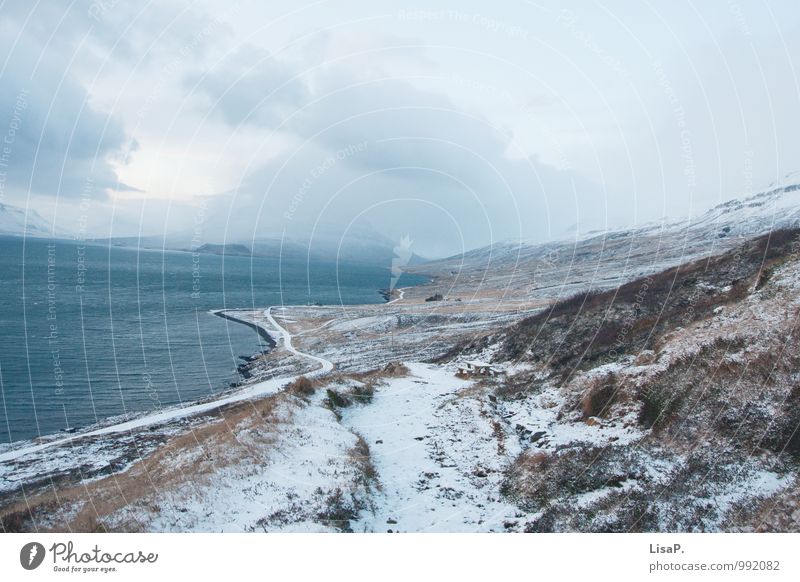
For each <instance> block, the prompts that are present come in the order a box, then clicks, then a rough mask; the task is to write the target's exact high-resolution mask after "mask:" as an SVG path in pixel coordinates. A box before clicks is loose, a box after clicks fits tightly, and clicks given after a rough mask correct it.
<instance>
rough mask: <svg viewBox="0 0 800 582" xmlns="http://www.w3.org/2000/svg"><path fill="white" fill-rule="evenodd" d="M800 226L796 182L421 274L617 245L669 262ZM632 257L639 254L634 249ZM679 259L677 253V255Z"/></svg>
mask: <svg viewBox="0 0 800 582" xmlns="http://www.w3.org/2000/svg"><path fill="white" fill-rule="evenodd" d="M797 226H800V184H790V185H786V186H781V187H777V188H773V189H771V190H768V191H766V192H761V193H758V194H755V195H753V196H750V197H747V198H743V199H734V200H729V201H728V202H724V203H722V204H719V205H717V206H715V207H713V208H711V209H710V210H708V211H706V212H704V213H703V214H701V215H699V216H697V217H693V218H682V219H671V220H666V219H665V220H662V221H655V222H651V223H648V224H644V225H637V226H633V227H626V228H620V229H614V230H607V231H592V232H589V233H586V234H584V235H576V236H572V237H568V238H565V239H563V240H556V241H551V242H545V243H531V242H524V241H522V242H510V241H504V242H498V243H495V244H493V245H489V246H486V247H482V248H478V249H474V250H471V251H467V252H466V253H463V254H461V255H456V256H453V257H448V258H446V259H440V260H436V261H431V262H429V263H427V264H426V265H425V267H424V268H423V270H428V269H437V268H439V266H440V265H446V266H447V268H451V269H464V268H472V267H477V266H479V265H481V264H483V265H484V266H485V265H486V264H488V263H491V264H492V265H493V266H496V267H501V266H502V265H505V264H511V263H515V264H517V265H518V266H519V267H522V266H523V265H524V264H525V263H527V262H528V261H529V260H536V261H541V260H543V259H544V258H545V257H546V256H550V257H552V256H554V255H555V254H560V255H561V256H562V260H563V259H564V258H566V257H569V258H570V260H571V261H573V262H574V261H575V260H576V259H580V257H581V255H582V254H583V253H591V252H594V251H596V249H598V248H602V249H603V250H604V252H606V253H608V251H609V250H610V249H613V248H616V247H617V246H621V247H624V248H625V249H628V250H630V245H631V244H634V243H635V245H636V246H637V247H642V246H643V245H644V246H648V245H650V244H651V243H652V244H654V245H657V246H658V247H660V248H661V252H660V253H661V256H662V257H663V258H667V256H669V255H670V254H672V253H673V251H674V252H676V253H678V254H679V255H680V258H681V259H682V260H685V259H686V258H687V256H689V255H703V254H706V252H707V251H711V250H712V247H717V248H716V250H720V249H719V247H720V246H722V247H727V246H730V245H732V244H735V243H736V242H737V241H739V240H740V239H742V238H751V237H755V236H758V235H760V234H764V233H766V232H769V231H771V230H777V229H780V228H793V227H797ZM633 252H634V254H636V253H638V251H637V250H636V249H634V251H633ZM676 258H677V255H676Z"/></svg>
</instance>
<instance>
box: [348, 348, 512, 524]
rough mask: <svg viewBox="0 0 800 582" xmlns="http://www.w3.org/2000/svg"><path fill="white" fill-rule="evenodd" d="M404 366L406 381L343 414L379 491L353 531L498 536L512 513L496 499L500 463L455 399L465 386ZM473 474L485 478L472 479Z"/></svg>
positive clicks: (437, 371)
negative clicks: (362, 445) (480, 472)
mask: <svg viewBox="0 0 800 582" xmlns="http://www.w3.org/2000/svg"><path fill="white" fill-rule="evenodd" d="M406 365H407V366H408V368H409V369H410V370H411V375H409V376H408V377H406V378H399V379H392V380H391V381H389V383H388V384H387V385H385V386H382V387H381V388H379V389H378V390H377V391H376V393H375V396H374V399H373V401H372V402H371V403H370V404H369V405H367V406H364V407H358V408H351V409H348V410H347V411H346V412H344V413H343V423H344V424H345V426H347V427H349V428H350V429H351V430H353V431H355V432H356V433H357V434H360V435H362V436H363V437H364V438H365V439H366V440H367V442H368V443H369V446H370V455H371V457H372V460H373V463H374V465H375V468H376V470H377V472H378V475H379V479H380V481H381V483H382V484H383V490H382V491H381V492H380V493H379V494H377V495H376V497H375V500H374V501H375V503H376V506H375V511H374V512H372V511H365V512H362V514H361V516H360V519H358V520H357V521H355V522H354V523H353V524H352V526H353V529H354V531H367V532H385V531H387V530H389V529H391V530H393V531H411V532H447V531H488V530H490V529H494V530H502V529H503V525H502V524H503V522H504V521H505V520H507V519H509V518H513V516H514V514H515V511H516V508H515V507H513V506H512V505H510V504H507V503H505V502H503V501H501V500H499V499H498V496H497V494H496V491H497V488H498V487H499V479H500V478H501V476H502V474H503V473H502V467H503V466H504V463H505V462H506V460H507V459H505V460H504V456H503V455H498V454H497V441H496V438H495V436H494V435H493V433H492V427H491V424H490V422H489V421H488V420H487V419H485V418H484V417H483V416H482V415H481V414H480V413H479V411H478V410H477V409H476V406H477V404H476V401H475V400H471V399H464V398H458V397H457V393H458V392H459V391H460V390H462V389H464V388H468V387H470V386H471V385H472V382H471V381H468V380H461V379H458V378H455V377H454V375H453V371H452V370H449V369H447V368H443V367H440V366H436V365H431V364H421V363H411V362H406ZM509 445H510V443H509ZM514 452H516V451H511V453H512V454H513V453H514ZM509 458H510V457H509ZM478 467H483V468H484V469H485V470H487V471H489V472H491V474H490V475H484V476H482V477H476V476H475V469H476V468H478Z"/></svg>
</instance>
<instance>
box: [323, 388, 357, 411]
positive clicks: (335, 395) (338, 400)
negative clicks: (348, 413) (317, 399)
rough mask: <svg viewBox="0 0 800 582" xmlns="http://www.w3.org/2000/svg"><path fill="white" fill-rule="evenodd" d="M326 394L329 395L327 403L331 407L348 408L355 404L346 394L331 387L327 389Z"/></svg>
mask: <svg viewBox="0 0 800 582" xmlns="http://www.w3.org/2000/svg"><path fill="white" fill-rule="evenodd" d="M326 394H327V396H328V398H327V400H326V403H327V405H328V407H329V408H347V407H348V406H350V405H351V404H353V401H352V400H350V398H348V397H347V396H346V395H345V394H342V393H341V392H337V391H336V390H332V389H331V388H328V389H327V390H326Z"/></svg>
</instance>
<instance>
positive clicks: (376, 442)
mask: <svg viewBox="0 0 800 582" xmlns="http://www.w3.org/2000/svg"><path fill="white" fill-rule="evenodd" d="M375 444H376V445H382V444H383V440H381V439H378V440H376V441H375Z"/></svg>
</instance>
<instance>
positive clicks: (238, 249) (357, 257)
mask: <svg viewBox="0 0 800 582" xmlns="http://www.w3.org/2000/svg"><path fill="white" fill-rule="evenodd" d="M193 237H194V235H193V233H191V232H182V233H170V234H168V235H166V236H163V235H149V236H148V235H145V236H140V237H139V236H125V237H113V238H103V239H94V240H93V242H96V243H99V244H108V245H111V246H125V247H134V248H136V247H138V248H142V249H151V250H175V251H187V252H188V251H197V252H201V253H210V254H217V255H227V256H234V255H236V256H253V257H271V258H278V257H282V258H283V259H285V260H286V259H297V260H307V259H311V260H318V261H337V260H338V261H345V262H351V263H363V264H368V265H375V266H380V267H386V268H387V269H389V268H391V266H392V261H393V259H394V258H395V248H396V247H397V246H398V244H399V243H395V242H393V241H391V240H390V239H388V238H386V237H384V236H382V235H380V234H378V233H376V232H374V231H367V230H362V231H359V232H353V231H350V232H348V233H347V235H345V236H344V237H343V236H342V235H341V233H337V232H331V233H323V232H317V233H315V234H314V236H313V238H312V239H311V240H309V238H303V237H290V236H286V237H283V238H281V237H277V236H276V237H259V238H255V239H251V240H243V239H238V240H237V239H236V238H234V237H232V236H230V237H228V242H226V243H219V242H214V241H209V242H205V241H203V242H202V243H201V244H199V245H198V241H197V240H195V239H194V238H193ZM425 262H427V260H426V259H425V258H423V257H420V256H419V255H416V254H413V253H412V254H411V257H410V258H409V261H408V264H409V265H419V264H422V263H425Z"/></svg>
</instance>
